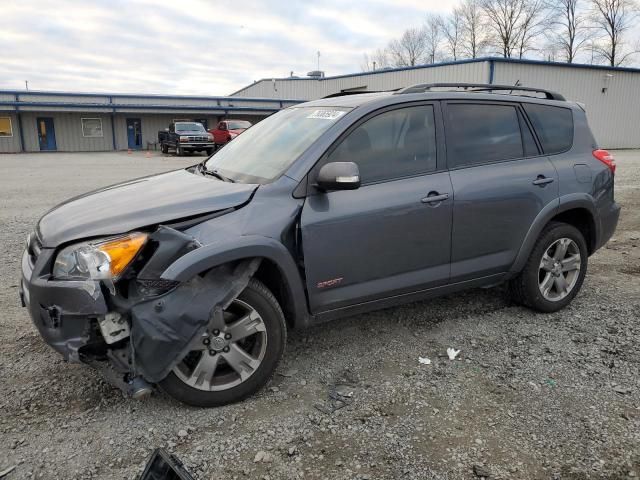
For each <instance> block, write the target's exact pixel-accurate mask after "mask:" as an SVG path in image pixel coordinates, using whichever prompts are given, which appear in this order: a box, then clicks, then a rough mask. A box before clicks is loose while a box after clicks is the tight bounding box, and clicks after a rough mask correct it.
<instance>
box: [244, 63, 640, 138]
mask: <svg viewBox="0 0 640 480" xmlns="http://www.w3.org/2000/svg"><path fill="white" fill-rule="evenodd" d="M436 82H468V83H494V84H506V85H514V84H516V82H517V83H518V84H520V85H523V86H532V87H538V88H545V89H549V90H554V91H557V92H559V93H561V94H563V95H564V96H565V98H567V99H569V100H573V101H576V102H581V103H583V104H585V106H586V110H587V115H588V117H589V122H590V124H591V128H592V129H593V132H594V135H595V136H596V139H597V140H598V142H599V145H600V146H601V147H603V148H640V69H634V68H613V67H605V66H596V65H578V64H567V63H555V62H541V61H534V60H515V59H506V58H480V59H474V60H461V61H458V62H450V63H440V64H433V65H422V66H416V67H406V68H396V69H385V70H379V71H376V72H367V73H355V74H351V75H339V76H334V77H314V78H295V77H294V78H277V79H263V80H260V81H257V82H255V83H253V84H251V85H249V86H247V87H244V88H243V89H241V90H238V91H237V92H235V93H233V94H232V95H233V96H234V97H237V96H243V97H244V96H246V97H259V98H277V99H285V98H299V99H304V100H311V99H316V98H322V97H325V96H327V95H330V94H334V93H339V92H349V91H358V90H370V91H372V90H373V91H377V90H392V89H396V88H401V87H406V86H409V85H413V84H417V83H436Z"/></svg>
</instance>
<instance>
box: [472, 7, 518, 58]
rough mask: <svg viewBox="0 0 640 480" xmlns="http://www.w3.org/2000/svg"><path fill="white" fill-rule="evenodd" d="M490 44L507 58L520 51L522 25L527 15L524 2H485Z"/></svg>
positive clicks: (484, 8) (484, 9)
mask: <svg viewBox="0 0 640 480" xmlns="http://www.w3.org/2000/svg"><path fill="white" fill-rule="evenodd" d="M482 9H483V11H484V13H485V15H486V18H487V24H486V25H487V29H488V31H489V33H490V43H491V44H492V45H493V46H494V47H495V48H496V50H497V51H498V53H500V55H502V56H503V57H505V58H511V57H512V56H513V55H514V53H515V52H517V51H518V47H519V40H520V23H521V22H522V19H523V17H524V16H525V15H526V12H525V3H524V1H523V0H483V2H482Z"/></svg>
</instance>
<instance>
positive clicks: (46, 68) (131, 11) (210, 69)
mask: <svg viewBox="0 0 640 480" xmlns="http://www.w3.org/2000/svg"><path fill="white" fill-rule="evenodd" d="M452 5H453V1H452V0H444V1H442V0H439V1H435V0H426V1H425V0H369V1H364V0H353V1H350V2H344V1H343V0H323V1H314V2H300V1H292V0H271V1H270V2H264V1H260V0H243V1H242V2H235V3H234V2H228V1H225V2H221V1H207V0H181V1H180V2H166V3H161V2H157V1H154V0H135V1H125V0H108V1H107V0H102V1H95V2H82V3H79V2H75V1H72V0H57V1H56V2H50V1H47V0H33V1H30V2H20V1H18V0H13V1H12V0H5V2H3V5H2V16H1V17H0V31H1V32H2V44H3V45H2V46H3V58H2V62H0V88H5V89H7V88H23V87H24V81H25V80H28V81H29V87H30V88H31V89H33V90H64V91H93V92H123V93H124V92H129V93H169V94H171V93H175V94H203V95H226V94H229V93H231V92H232V91H235V90H238V89H239V88H241V87H243V86H245V85H247V84H249V83H251V82H252V81H254V80H257V79H259V78H270V77H281V76H288V75H289V72H291V71H293V72H295V73H296V74H298V75H304V74H306V72H308V71H310V70H315V69H316V68H317V64H316V62H317V53H316V52H317V51H320V52H321V55H320V62H321V65H320V67H321V69H322V70H325V71H326V72H327V74H328V75H339V74H344V73H351V72H355V71H358V70H359V64H360V62H361V60H362V54H363V53H364V52H367V51H371V50H374V49H375V48H377V47H380V46H383V45H384V44H385V43H386V42H387V41H388V40H389V39H390V38H392V37H395V36H398V35H399V34H401V33H402V31H403V30H404V29H405V28H407V27H409V26H417V25H419V24H420V23H421V22H422V18H424V15H426V13H427V12H428V11H441V12H442V11H445V10H447V9H449V8H451V6H452Z"/></svg>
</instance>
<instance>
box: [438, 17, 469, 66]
mask: <svg viewBox="0 0 640 480" xmlns="http://www.w3.org/2000/svg"><path fill="white" fill-rule="evenodd" d="M440 22H441V23H440V29H441V31H442V36H443V37H444V43H445V48H446V50H447V54H448V56H449V57H450V58H453V61H456V60H458V58H459V57H460V54H461V49H462V39H463V35H464V22H463V16H462V11H461V9H460V8H454V9H453V11H452V12H451V14H450V15H447V16H446V17H442V18H440Z"/></svg>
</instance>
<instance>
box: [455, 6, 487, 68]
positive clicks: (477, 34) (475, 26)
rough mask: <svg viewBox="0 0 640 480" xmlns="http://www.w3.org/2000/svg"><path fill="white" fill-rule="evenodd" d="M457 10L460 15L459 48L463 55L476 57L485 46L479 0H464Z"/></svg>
mask: <svg viewBox="0 0 640 480" xmlns="http://www.w3.org/2000/svg"><path fill="white" fill-rule="evenodd" d="M458 10H459V12H460V16H461V17H462V39H461V41H460V50H461V52H462V54H463V55H464V56H467V57H471V58H476V57H478V55H480V54H481V52H482V50H483V49H484V47H485V46H486V35H485V29H484V24H483V22H484V19H483V12H482V8H481V6H480V0H464V1H463V2H462V4H461V5H460V7H459V9H458Z"/></svg>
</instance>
